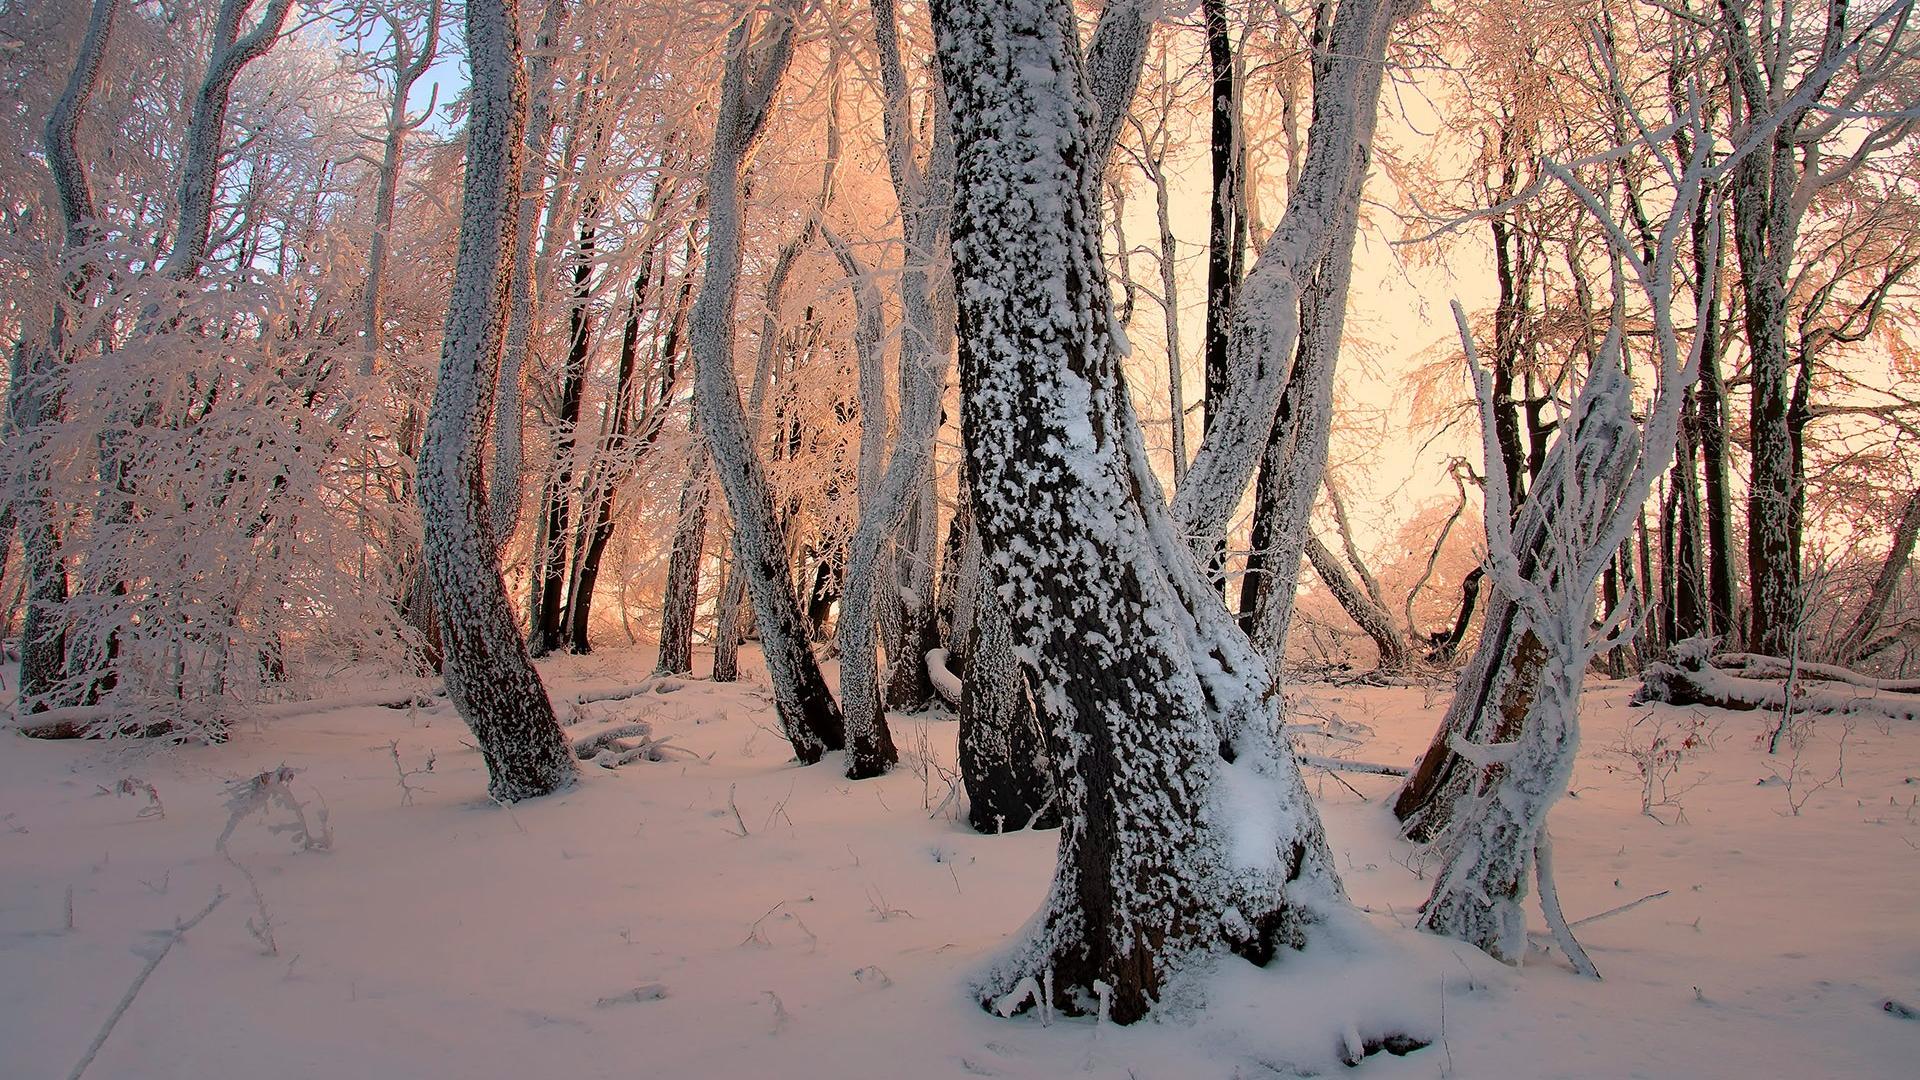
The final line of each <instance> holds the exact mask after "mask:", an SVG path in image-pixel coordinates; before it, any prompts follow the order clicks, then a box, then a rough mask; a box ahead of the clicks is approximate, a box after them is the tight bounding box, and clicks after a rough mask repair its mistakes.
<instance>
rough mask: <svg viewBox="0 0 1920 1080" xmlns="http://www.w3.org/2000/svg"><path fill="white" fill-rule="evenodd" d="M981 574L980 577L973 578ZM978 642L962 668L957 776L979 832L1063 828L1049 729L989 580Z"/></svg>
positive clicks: (981, 599)
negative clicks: (1029, 691) (1037, 707)
mask: <svg viewBox="0 0 1920 1080" xmlns="http://www.w3.org/2000/svg"><path fill="white" fill-rule="evenodd" d="M976 572H978V571H976ZM974 595H975V597H976V600H975V603H976V605H977V606H976V608H975V615H974V620H973V639H972V640H971V641H970V642H968V644H967V651H966V659H965V661H964V662H963V663H962V665H961V668H962V673H961V679H962V682H961V690H960V776H961V781H962V782H963V783H964V784H965V785H966V789H967V823H968V824H970V825H972V826H973V828H974V830H975V831H976V832H983V833H1003V832H1014V831H1016V830H1019V829H1024V828H1026V827H1027V826H1028V825H1029V824H1031V825H1033V826H1035V827H1036V828H1053V827H1054V826H1056V825H1058V824H1059V823H1060V808H1059V807H1058V806H1057V805H1054V804H1055V802H1056V800H1057V798H1058V796H1057V793H1056V792H1055V790H1054V786H1053V767H1052V764H1051V762H1050V761H1049V759H1048V755H1047V738H1046V730H1045V728H1044V726H1043V725H1042V724H1041V722H1040V719H1039V717H1038V716H1036V715H1035V713H1034V708H1033V702H1032V700H1031V699H1030V698H1029V697H1028V695H1027V677H1026V674H1025V673H1024V672H1023V671H1021V670H1020V663H1019V661H1018V660H1016V659H1015V658H1014V655H1013V629H1012V626H1011V624H1010V623H1009V622H1008V620H1007V613H1006V610H1005V609H1004V608H1002V607H1001V606H1000V597H999V594H998V593H996V592H995V591H994V589H993V585H992V583H991V582H990V581H986V580H984V579H982V580H980V582H979V584H978V587H977V588H976V590H975V593H974Z"/></svg>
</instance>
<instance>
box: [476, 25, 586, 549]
mask: <svg viewBox="0 0 1920 1080" xmlns="http://www.w3.org/2000/svg"><path fill="white" fill-rule="evenodd" d="M566 18H567V0H545V6H544V7H543V8H541V11H540V25H539V27H538V29H536V30H535V31H534V36H533V55H532V57H530V58H529V61H528V63H527V81H528V84H529V86H530V87H531V91H532V92H531V97H532V100H531V102H530V104H529V105H528V111H529V119H528V122H527V124H526V131H525V133H524V134H523V135H522V138H523V139H524V140H525V141H526V155H527V161H528V163H529V165H530V168H529V170H528V172H529V174H530V175H529V176H528V177H527V179H528V180H530V181H531V182H532V187H533V191H532V192H531V193H529V192H528V191H527V184H526V183H523V184H522V185H521V187H520V189H519V190H518V191H516V192H515V193H514V205H513V215H514V216H513V221H514V231H513V265H512V268H511V270H510V271H509V278H508V289H507V339H506V347H505V349H504V350H503V351H502V353H501V359H500V375H499V393H498V396H497V399H496V400H495V402H494V408H493V426H492V432H493V462H492V466H491V468H490V470H489V476H488V480H487V497H488V499H489V500H490V501H489V506H490V507H491V511H490V513H491V520H492V524H493V535H494V539H495V540H496V541H497V542H498V543H499V544H500V545H501V546H502V547H505V546H506V545H507V544H508V543H510V542H511V541H512V540H513V530H514V529H515V528H516V527H518V526H519V524H520V500H521V496H522V495H523V494H524V491H523V489H522V481H523V478H524V473H525V460H524V457H525V443H526V425H527V410H526V394H527V353H528V351H529V350H530V349H531V348H532V341H533V316H534V301H535V299H536V297H535V291H536V287H537V285H538V282H537V281H536V280H535V278H534V274H533V249H534V239H535V237H534V233H535V230H536V227H537V226H538V225H539V222H540V211H541V208H542V207H543V206H544V205H545V202H546V197H547V196H546V189H547V184H546V179H547V155H548V153H549V152H550V151H551V150H552V147H553V128H554V115H553V50H554V43H555V41H557V40H558V38H559V36H560V27H561V24H562V23H564V22H565V21H566Z"/></svg>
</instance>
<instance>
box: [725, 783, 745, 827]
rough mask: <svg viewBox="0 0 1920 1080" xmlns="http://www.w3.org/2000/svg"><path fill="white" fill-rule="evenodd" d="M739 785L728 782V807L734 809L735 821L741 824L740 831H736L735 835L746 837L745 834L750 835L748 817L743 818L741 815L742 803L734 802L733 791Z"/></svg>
mask: <svg viewBox="0 0 1920 1080" xmlns="http://www.w3.org/2000/svg"><path fill="white" fill-rule="evenodd" d="M738 786H739V785H737V784H728V785H727V809H729V810H731V811H733V820H734V822H735V824H737V825H739V826H740V831H739V832H738V833H735V834H734V835H736V836H742V837H744V836H746V835H748V834H747V819H746V818H743V817H741V816H740V804H739V803H736V802H734V801H733V791H734V788H736V787H738ZM727 831H728V832H733V830H731V829H729V830H727Z"/></svg>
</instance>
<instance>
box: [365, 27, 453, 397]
mask: <svg viewBox="0 0 1920 1080" xmlns="http://www.w3.org/2000/svg"><path fill="white" fill-rule="evenodd" d="M443 3H444V0H427V11H426V25H425V26H424V27H423V28H422V30H421V32H420V39H419V41H417V42H416V41H415V40H414V37H413V34H412V32H411V30H410V28H409V26H408V25H407V22H406V20H405V19H403V18H402V17H401V16H400V15H399V14H398V13H397V12H396V11H394V10H393V9H390V8H389V9H387V10H383V11H382V12H381V13H380V18H381V21H382V22H384V23H385V24H386V29H387V39H388V42H389V43H390V45H391V46H392V48H393V60H392V64H391V68H392V72H393V86H392V88H391V93H390V95H389V97H388V99H387V124H386V131H385V132H384V134H383V135H382V137H381V140H380V146H381V149H380V171H379V179H378V180H377V181H376V182H375V184H374V193H373V236H372V238H371V239H370V241H369V243H368V245H367V284H366V293H365V295H363V296H362V297H361V300H360V305H361V306H360V347H361V348H362V349H363V350H365V355H364V356H363V357H362V359H361V361H360V374H361V375H362V376H370V375H372V374H373V372H374V366H375V364H376V363H377V361H378V359H379V356H380V301H381V299H382V292H383V291H384V286H385V282H386V274H387V249H388V247H389V246H390V244H391V242H392V233H393V212H394V205H395V203H396V201H397V200H398V198H399V194H400V164H401V158H402V155H403V153H404V152H405V150H406V142H407V135H408V133H409V132H412V131H414V130H416V129H418V128H419V127H420V125H422V124H424V123H426V122H427V120H428V118H430V117H431V116H432V115H433V104H434V101H437V100H438V87H436V88H435V98H434V99H433V101H429V102H428V105H427V108H426V109H425V110H424V111H422V112H421V113H420V115H419V116H417V117H412V118H409V117H408V115H407V107H408V102H409V101H410V100H411V98H410V95H411V94H412V93H413V84H415V83H417V82H419V81H420V79H421V77H422V76H424V75H426V73H427V69H428V68H429V67H431V66H433V61H434V58H435V57H436V56H437V55H438V54H439V47H440V12H441V8H442V5H443Z"/></svg>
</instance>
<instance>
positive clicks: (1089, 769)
mask: <svg viewBox="0 0 1920 1080" xmlns="http://www.w3.org/2000/svg"><path fill="white" fill-rule="evenodd" d="M1351 7H1352V10H1354V11H1356V12H1359V11H1365V12H1368V13H1370V14H1374V15H1376V16H1377V15H1378V13H1379V11H1380V9H1379V8H1378V7H1369V6H1368V5H1366V4H1363V3H1356V4H1353V5H1351ZM1142 16H1143V12H1142V10H1141V8H1140V7H1139V6H1136V5H1131V4H1116V5H1112V6H1110V7H1109V8H1108V9H1107V11H1106V12H1105V13H1104V14H1103V16H1102V19H1101V22H1100V25H1099V26H1098V27H1097V28H1096V30H1095V33H1094V38H1093V42H1092V45H1091V46H1090V48H1089V49H1088V52H1087V55H1086V56H1085V57H1083V56H1082V54H1081V51H1080V45H1079V41H1078V35H1077V33H1076V31H1075V28H1074V21H1073V17H1072V11H1071V9H1070V8H1069V7H1068V6H1067V5H1066V4H1064V3H1061V2H1057V0H960V2H954V0H942V2H940V3H936V4H935V5H934V6H933V17H934V25H935V32H936V39H937V44H938V55H939V59H940V64H941V72H942V75H943V77H944V79H945V82H946V85H947V87H948V92H949V94H950V95H951V96H952V105H953V122H954V143H955V147H956V170H955V192H956V197H955V205H954V226H953V229H954V268H955V278H956V282H957V286H958V288H957V293H958V296H959V310H960V358H961V360H960V369H961V385H962V391H963V393H962V427H963V431H964V434H965V438H966V442H967V455H968V467H969V469H970V471H971V472H972V498H973V511H974V515H975V520H976V522H977V523H978V528H979V530H980V535H981V540H982V550H983V556H984V558H985V559H986V561H987V564H988V566H989V567H990V568H991V571H990V572H991V576H992V578H993V581H994V585H995V587H996V588H998V589H999V590H1000V591H1001V596H1002V598H1003V600H1005V602H1006V603H1007V606H1008V612H1009V615H1010V618H1011V622H1012V631H1013V633H1012V636H1013V640H1014V643H1015V647H1016V649H1018V650H1021V655H1022V663H1023V666H1024V667H1025V668H1026V670H1027V674H1028V676H1029V678H1030V680H1031V681H1032V682H1033V683H1034V685H1036V686H1041V687H1044V688H1045V689H1044V690H1043V691H1042V694H1043V698H1044V700H1043V702H1042V704H1041V707H1042V709H1043V711H1044V712H1045V713H1046V714H1047V715H1048V717H1049V718H1050V719H1051V720H1052V722H1053V723H1052V728H1051V731H1050V733H1049V742H1050V749H1051V752H1052V756H1053V760H1054V768H1055V773H1056V777H1057V780H1058V783H1059V796H1058V797H1059V799H1060V803H1061V813H1062V818H1063V822H1062V829H1061V835H1060V854H1059V864H1058V867H1057V869H1056V871H1055V875H1054V881H1053V887H1052V890H1051V892H1050V894H1049V896H1048V899H1047V901H1046V904H1045V906H1044V907H1043V909H1042V911H1041V913H1040V915H1039V916H1037V917H1036V918H1035V919H1034V921H1033V922H1032V923H1031V924H1030V925H1029V928H1028V930H1027V931H1026V933H1025V934H1024V935H1023V936H1022V937H1021V939H1020V940H1019V941H1018V943H1017V944H1016V945H1015V946H1014V947H1013V948H1012V949H1011V950H1010V951H1009V952H1008V953H1007V954H1006V955H1005V956H1004V957H1003V958H1002V959H1001V960H999V961H998V962H997V963H996V964H994V965H993V967H992V968H991V969H989V971H988V972H986V973H985V974H984V975H983V977H982V979H981V981H980V982H979V983H978V984H977V989H978V992H979V994H980V996H981V1000H982V1001H984V1002H987V1003H999V1004H1001V1006H1002V1007H1003V1009H1005V1010H1011V1009H1013V1008H1015V1007H1018V1006H1020V1004H1021V999H1022V997H1023V996H1024V993H1023V991H1021V990H1020V989H1019V988H1021V987H1026V988H1029V989H1031V991H1032V993H1033V996H1035V997H1043V996H1050V997H1051V999H1052V1004H1053V1005H1054V1006H1055V1007H1058V1008H1061V1009H1063V1010H1066V1011H1070V1012H1073V1011H1080V1010H1082V1009H1083V1008H1085V1007H1087V1006H1086V1003H1090V1002H1093V1001H1095V1000H1100V1001H1101V1002H1102V1003H1103V1005H1104V1011H1105V1012H1106V1013H1107V1014H1108V1015H1109V1016H1110V1017H1111V1018H1112V1019H1113V1020H1115V1021H1118V1022H1123V1023H1124V1022H1130V1021H1133V1020H1136V1019H1138V1018H1140V1017H1141V1016H1142V1015H1144V1014H1145V1012H1146V1011H1147V1009H1148V1007H1149V1006H1150V1005H1151V1004H1152V1002H1153V1001H1154V1000H1155V999H1156V998H1157V997H1158V996H1159V994H1160V993H1161V991H1162V988H1163V987H1164V986H1165V982H1166V979H1167V978H1169V977H1170V975H1171V974H1172V973H1174V972H1177V971H1179V970H1181V969H1183V968H1184V967H1186V966H1187V965H1190V964H1192V963H1194V962H1196V961H1197V960H1199V959H1200V958H1202V957H1205V956H1210V955H1213V954H1214V953H1216V952H1218V951H1219V950H1221V949H1232V950H1233V951H1235V952H1238V953H1240V954H1241V955H1244V956H1246V957H1248V958H1250V959H1252V960H1254V961H1255V962H1259V963H1265V962H1267V961H1270V960H1272V959H1273V958H1274V956H1275V955H1276V953H1277V952H1278V950H1279V949H1281V948H1283V947H1287V946H1295V945H1299V944H1301V943H1302V942H1303V941H1304V940H1305V937H1306V934H1307V932H1308V930H1307V927H1308V924H1309V922H1310V921H1311V919H1312V914H1311V913H1312V912H1313V911H1314V910H1315V909H1316V908H1320V907H1323V906H1325V905H1337V904H1338V903H1340V901H1341V897H1342V890H1341V887H1340V885H1339V882H1338V880H1337V878H1336V876H1335V874H1334V872H1333V868H1332V865H1331V859H1330V857H1329V855H1328V853H1327V849H1326V844H1325V840H1324V837H1323V834H1322V832H1321V828H1320V824H1319V820H1318V816H1317V814H1316V812H1315V810H1314V808H1313V806H1312V803H1311V801H1310V800H1309V799H1308V797H1307V794H1306V790H1305V786H1304V783H1303V782H1302V780H1301V778H1300V774H1299V770H1298V766H1297V765H1296V763H1295V762H1294V759H1293V753H1292V750H1291V748H1290V747H1289V746H1287V745H1286V743H1285V742H1284V740H1283V739H1282V738H1281V737H1280V736H1279V735H1278V733H1277V724H1276V722H1275V721H1276V715H1275V713H1276V709H1277V696H1276V695H1274V694H1273V693H1272V685H1271V679H1270V676H1269V674H1268V671H1267V668H1266V665H1265V664H1264V663H1263V662H1262V661H1261V659H1260V658H1259V656H1258V655H1257V654H1256V653H1255V652H1254V651H1253V649H1252V648H1251V646H1250V645H1249V644H1248V642H1247V641H1246V638H1245V637H1244V635H1242V634H1241V633H1240V632H1239V630H1238V628H1237V626H1235V625H1234V623H1233V620H1232V619H1231V617H1230V616H1229V615H1228V614H1227V612H1226V609H1225V607H1224V605H1223V604H1222V603H1221V602H1220V599H1219V594H1218V592H1217V591H1216V590H1214V589H1213V588H1212V587H1211V586H1210V584H1209V583H1208V581H1207V580H1206V577H1205V575H1204V573H1203V572H1202V570H1201V567H1200V564H1199V562H1198V561H1197V560H1196V558H1195V555H1194V553H1193V550H1192V548H1191V547H1190V546H1189V544H1188V542H1187V539H1186V537H1185V536H1184V535H1183V534H1182V532H1181V531H1180V530H1178V529H1177V528H1176V527H1175V519H1174V518H1173V517H1172V516H1171V515H1170V514H1169V513H1168V509H1167V506H1166V504H1165V502H1164V501H1163V496H1162V495H1161V493H1160V486H1159V482H1158V480H1157V479H1156V478H1155V477H1154V475H1153V473H1152V471H1151V470H1150V468H1149V467H1148V466H1147V464H1146V459H1145V451H1144V448H1143V446H1142V444H1141V439H1140V432H1139V427H1138V422H1137V420H1136V418H1135V417H1134V415H1133V412H1132V408H1131V404H1130V402H1129V401H1128V399H1127V397H1126V392H1125V388H1124V384H1123V383H1122V381H1121V378H1120V371H1119V356H1120V352H1121V349H1122V347H1123V346H1122V345H1121V342H1120V341H1119V340H1118V339H1117V334H1116V327H1117V323H1116V322H1115V321H1114V319H1113V315H1112V311H1111V308H1110V306H1109V297H1108V293H1107V284H1106V275H1105V271H1104V267H1103V265H1102V260H1101V255H1100V249H1099V233H1100V218H1099V216H1098V213H1097V210H1096V208H1095V200H1094V190H1095V186H1096V185H1097V184H1098V183H1099V180H1100V177H1101V175H1102V174H1103V172H1104V164H1105V157H1106V149H1107V147H1108V146H1109V145H1110V144H1111V131H1112V129H1117V127H1118V123H1119V116H1120V115H1121V114H1122V113H1123V112H1124V104H1121V103H1124V102H1125V101H1127V100H1128V99H1129V98H1130V97H1131V96H1132V92H1133V88H1134V84H1135V81H1136V80H1137V78H1138V73H1139V65H1140V58H1141V56H1142V54H1143V52H1144V48H1145V38H1146V32H1147V24H1146V20H1145V19H1144V18H1143V17H1142ZM1083 86H1085V87H1087V89H1088V92H1090V93H1091V94H1092V95H1093V97H1094V98H1095V100H1096V101H1097V102H1098V103H1099V104H1098V105H1096V104H1095V103H1094V102H1093V101H1089V100H1088V98H1087V96H1086V94H1085V93H1083V90H1082V87H1083ZM1348 119H1349V120H1350V119H1351V118H1350V117H1349V118H1348ZM1329 122H1331V120H1330V118H1329ZM1102 124H1110V127H1108V128H1107V129H1106V130H1105V131H1103V130H1102V127H1101V125H1102ZM1103 136H1104V139H1105V141H1103ZM1267 299H1268V297H1267V296H1266V295H1264V294H1261V293H1257V292H1255V293H1253V294H1252V298H1251V302H1252V303H1254V304H1263V303H1264V302H1266V300H1267ZM1248 302H1249V299H1248V294H1243V300H1242V305H1243V307H1244V306H1245V305H1246V304H1247V303H1248ZM1269 314H1271V313H1268V312H1263V317H1265V316H1266V315H1269ZM1273 396H1274V397H1277V393H1275V394H1274V395H1273ZM1268 422H1269V423H1270V422H1271V412H1269V413H1268ZM1231 428H1232V425H1230V424H1216V425H1215V430H1216V431H1223V430H1231ZM1213 437H1214V436H1213V433H1212V432H1210V433H1209V441H1211V439H1212V438H1213ZM1214 452H1215V454H1216V456H1217V455H1218V454H1219V453H1220V451H1219V450H1218V449H1215V451H1214ZM1207 455H1208V447H1207V446H1203V447H1202V449H1201V457H1202V458H1203V459H1204V458H1206V457H1207ZM1246 475H1247V473H1246V472H1242V473H1241V477H1242V478H1241V485H1242V487H1243V488H1244V484H1245V478H1246ZM1191 483H1192V481H1191V480H1190V482H1189V488H1188V489H1186V490H1190V489H1191ZM1234 501H1237V496H1236V498H1235V500H1234ZM1229 791H1236V792H1244V793H1246V795H1247V796H1248V797H1247V798H1244V799H1242V798H1233V797H1230V796H1229V795H1228V794H1227V793H1228V792H1229ZM1226 801H1231V802H1232V805H1233V810H1232V811H1231V813H1229V812H1228V811H1226V809H1225V806H1226ZM1148 807H1151V808H1153V809H1152V810H1151V811H1150V812H1142V808H1148ZM1236 836H1244V837H1256V836H1257V837H1260V838H1261V839H1260V841H1259V842H1258V843H1249V844H1237V843H1235V842H1234V841H1233V840H1232V839H1230V838H1231V837H1236Z"/></svg>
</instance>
